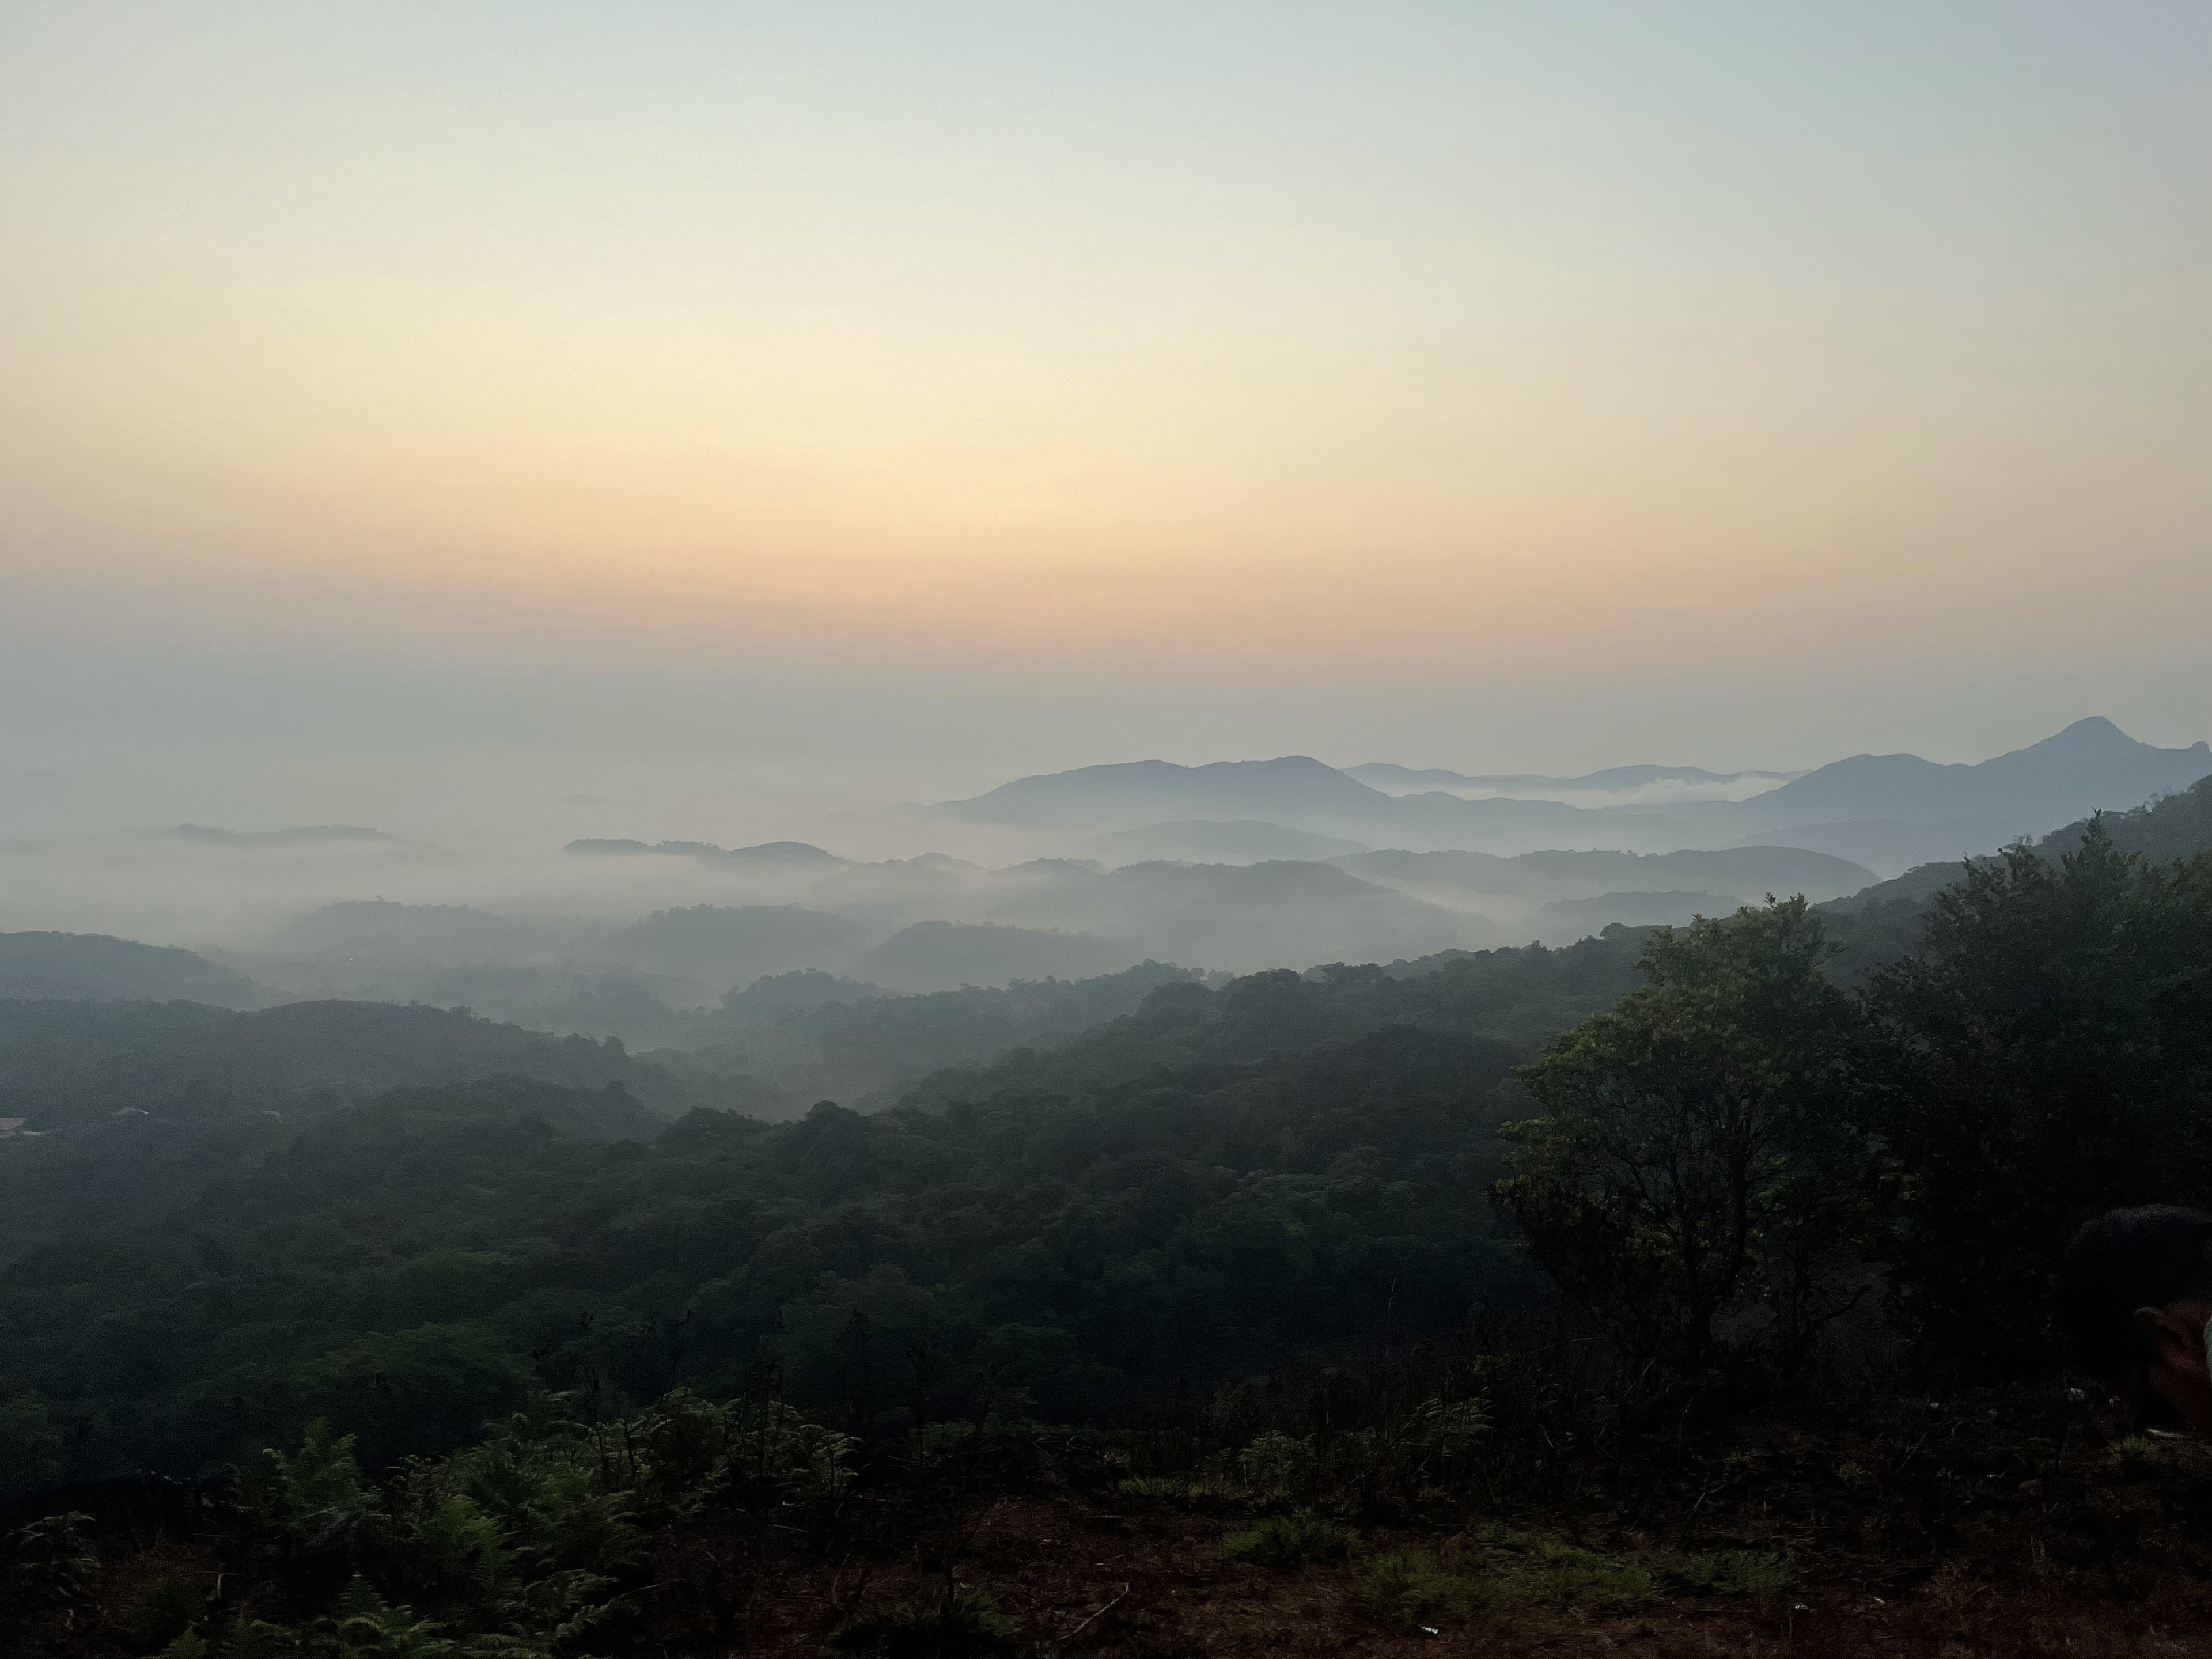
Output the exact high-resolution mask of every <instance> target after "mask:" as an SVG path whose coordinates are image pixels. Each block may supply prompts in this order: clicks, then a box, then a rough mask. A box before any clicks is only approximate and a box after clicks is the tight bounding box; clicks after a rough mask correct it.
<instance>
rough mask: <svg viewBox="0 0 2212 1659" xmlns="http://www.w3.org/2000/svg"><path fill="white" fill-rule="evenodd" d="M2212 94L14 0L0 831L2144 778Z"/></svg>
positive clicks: (855, 11)
mask: <svg viewBox="0 0 2212 1659" xmlns="http://www.w3.org/2000/svg"><path fill="white" fill-rule="evenodd" d="M2208 81H2212V9H2208V8H2206V7H2204V6H2203V5H2202V4H2200V3H2167V4H2152V3H2129V0H2120V3H2115V4H2112V5H2106V6H2099V7H2084V6H2081V5H2078V4H2070V3H2069V4H2053V3H2037V0H2005V3H1963V0H1962V3H1947V4H1944V5H1942V6H1929V5H1928V4H1926V3H1924V0H1915V3H1890V0H1857V3H1853V4H1851V5H1849V6H1821V7H1813V6H1790V7H1783V6H1775V5H1772V4H1762V3H1750V0H1744V3H1682V4H1675V5H1669V6H1666V7H1654V6H1649V5H1644V4H1640V3H1629V0H1620V3H1595V0H1546V3H1543V4H1541V5H1540V4H1534V3H1530V4H1521V5H1505V4H1490V3H1480V0H1455V3H1449V4H1443V3H1439V4H1429V5H1415V4H1396V3H1376V4H1371V5H1361V6H1344V5H1305V4H1297V3H1279V0H1271V3H1265V4H1260V3H1254V4H1226V3H1218V4H1207V3H1192V0H1181V3H1175V4H1149V3H1130V0H1117V3H1113V4H1103V3H1101V4H1091V5H1079V4H1067V5H1051V6H1038V5H1034V4H1029V5H1014V4H1006V5H992V4H951V3H934V4H929V3H921V4H903V5H890V4H875V5H860V4H835V3H818V4H805V5H801V4H788V5H781V6H751V5H738V4H716V5H703V4H702V5H679V4H652V3H640V4H635V5H626V6H620V7H611V6H599V5H593V6H586V5H571V4H562V3H550V0H530V3H513V4H507V3H471V4H468V5H459V6H456V5H452V4H409V3H399V0H381V3H377V4H373V5H371V4H353V5H343V4H333V5H319V6H313V7H302V6H298V5H294V4H270V5H252V6H249V5H231V4H222V3H199V4H192V5H161V4H153V3H144V4H135V5H112V4H106V3H100V0H66V3H52V4H50V3H25V0H0V595H4V601H5V602H4V603H0V787H7V786H8V781H9V778H10V777H12V778H14V779H15V784H14V785H13V787H14V788H15V791H16V792H17V793H18V794H19V796H20V795H21V793H22V792H23V791H26V790H28V791H33V792H35V791H38V790H42V789H47V788H51V787H58V785H57V784H56V782H55V781H56V780H62V779H73V780H75V781H76V786H79V787H93V785H94V783H96V784H97V786H98V787H99V788H100V789H104V790H106V791H107V792H108V793H109V794H111V795H114V796H116V798H117V799H124V798H126V797H127V799H128V800H129V802H130V810H131V811H145V812H148V813H154V812H161V813H164V814H166V815H167V817H169V818H174V817H186V816H191V814H192V812H193V811H203V810H205V811H213V810H220V809H221V808H222V805H223V803H224V801H225V799H228V796H227V795H226V793H225V792H227V791H228V792H235V791H236V790H238V789H240V788H245V787H252V788H255V789H258V790H259V791H260V792H261V793H260V795H259V796H258V797H257V798H256V799H258V800H259V801H260V802H262V803H263V805H264V809H265V810H266V811H270V812H299V813H315V812H318V811H329V812H331V813H335V812H336V811H338V810H339V809H341V808H344V807H349V806H352V805H356V804H359V803H361V802H362V801H364V800H366V801H368V804H370V805H373V804H374V795H375V793H376V791H378V790H380V789H386V788H395V787H417V788H425V787H432V784H433V783H434V782H435V787H439V788H443V789H447V790H451V791H459V792H463V793H465V792H466V791H468V790H471V789H473V790H476V791H478V792H480V793H499V792H501V791H502V790H504V789H506V788H507V780H509V779H510V778H515V777H520V776H523V775H527V776H528V778H529V779H530V784H529V787H531V788H532V789H538V790H540V791H544V790H549V789H555V788H557V787H563V786H564V785H571V786H573V787H575V788H579V789H606V790H617V791H618V790H620V789H623V788H635V789H637V790H641V791H646V792H653V791H657V792H659V794H658V797H657V798H660V799H671V800H672V799H679V798H680V799H700V800H708V799H714V800H726V799H728V798H730V796H731V795H732V793H738V794H744V793H747V792H751V793H754V794H755V795H760V794H761V793H762V792H768V793H769V794H773V793H774V792H775V791H778V790H798V791H814V792H817V793H820V792H822V791H825V790H826V791H829V792H831V793H835V794H836V795H837V796H838V798H839V799H850V800H852V801H854V802H855V803H863V804H865V803H866V802H868V801H878V802H879V801H881V800H885V799H902V798H909V797H921V798H937V797H941V796H945V795H954V794H962V793H974V792H975V790H978V789H981V788H983V787H988V786H989V785H990V784H992V783H994V782H996V781H1000V780H1001V779H1002V778H1004V777H1006V776H1008V775H1015V774H1018V773H1023V772H1033V771H1039V770H1046V769H1055V768H1058V767H1062V766H1072V765H1079V764H1085V763H1092V762H1098V761H1113V760H1127V759H1134V758H1139V757H1147V756H1155V755H1157V756H1161V757H1165V758H1169V759H1174V760H1179V761H1184V762H1199V761H1205V760H1212V759H1218V758H1225V757H1245V756H1255V755H1257V756H1264V755H1273V754H1280V753H1308V754H1315V755H1318V756H1320V757H1322V758H1324V759H1328V760H1330V761H1332V762H1334V763H1339V764H1349V763H1356V762H1359V761H1364V760H1374V759H1387V760H1395V761H1400V762H1402V763H1411V764H1416V765H1442V766H1450V767H1455V768H1458V769H1468V770H1522V769H1535V770H1546V771H1560V772H1571V771H1576V770H1580V769H1586V768H1589V767H1595V766H1600V765H1607V764H1617V763H1632V762H1638V761H1662V762H1670V763H1701V764H1706V765H1711V766H1716V767H1722V768H1729V769H1733V768H1735V767H1748V766H1766V767H1792V766H1810V765H1815V764H1818V763H1821V762H1823V761H1826V760H1828V759H1832V758H1834V757H1837V756H1838V755H1842V754H1846V753H1850V752H1856V751H1859V750H1915V751H1917V752H1920V753H1923V754H1927V755H1929V756H1930V757H1935V758H1940V759H1947V760H1960V759H1978V758H1981V757H1984V756H1986V755H1988V754H1990V753H1994V752H1996V751H1998V750H2003V749H2007V748H2010V747H2015V746H2018V745H2019V744H2025V743H2027V742H2031V741H2033V740H2034V739H2035V738H2039V737H2041V736H2044V735H2045V734H2047V733H2048V732H2051V731H2053V730H2056V729H2057V727H2059V726H2063V725H2064V724H2066V723H2067V722H2069V721H2070V720H2075V719H2077V718H2079V717H2081V716H2082V715H2085V714H2093V713H2100V714H2107V715H2110V716H2112V718H2114V719H2115V720H2118V721H2119V722H2120V724H2121V725H2122V726H2124V727H2125V728H2127V729H2128V730H2129V731H2130V732H2132V733H2133V734H2134V735H2136V736H2137V737H2140V738H2145V739H2147V740H2149V741H2153V742H2158V743H2162V744H2185V743H2188V742H2191V741H2194V740H2195V739H2196V738H2199V737H2202V736H2204V735H2206V734H2207V733H2208V732H2212V666H2208V661H2212V653H2208V652H2207V651H2206V650H2205V648H2204V641H2203V635H2204V620H2205V618H2206V617H2207V616H2208V615H2212V467H2208V466H2206V465H2204V464H2203V458H2204V456H2205V455H2206V454H2207V453H2212V283H2208V282H2207V281H2206V280H2205V272H2206V271H2207V270H2212V100H2208V99H2207V98H2205V97H2204V96H2203V88H2204V87H2205V86H2206V85H2207V84H2208ZM11 767H12V768H13V771H12V772H10V771H9V768H11ZM88 781H89V782H88ZM763 798H765V797H763Z"/></svg>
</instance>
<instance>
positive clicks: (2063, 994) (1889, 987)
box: [1868, 822, 2212, 1376]
mask: <svg viewBox="0 0 2212 1659" xmlns="http://www.w3.org/2000/svg"><path fill="white" fill-rule="evenodd" d="M1869 1000H1870V1004H1871V1006H1872V1009H1873V1011H1874V1012H1875V1016H1876V1018H1877V1019H1878V1020H1879V1022H1880V1023H1881V1027H1882V1028H1883V1030H1884V1031H1885V1032H1886V1034H1887V1037H1888V1038H1889V1044H1888V1047H1889V1048H1890V1050H1891V1052H1892V1053H1893V1054H1894V1056H1895V1059H1894V1061H1893V1070H1892V1072H1891V1074H1890V1075H1889V1076H1888V1077H1887V1079H1885V1082H1884V1085H1883V1086H1882V1087H1881V1089H1879V1090H1878V1091H1875V1093H1874V1094H1872V1095H1871V1096H1870V1097H1869V1112H1868V1121H1869V1125H1870V1127H1872V1128H1874V1129H1875V1130H1876V1131H1877V1132H1878V1133H1880V1134H1881V1138H1882V1139H1883V1141H1884V1142H1885V1143H1886V1145H1887V1148H1888V1152H1889V1156H1890V1158H1891V1159H1892V1161H1893V1165H1894V1167H1895V1169H1896V1171H1897V1176H1898V1192H1899V1208H1898V1214H1897V1220H1896V1225H1895V1227H1894V1229H1893V1235H1892V1237H1891V1238H1890V1240H1889V1242H1888V1245H1887V1249H1886V1250H1885V1252H1884V1254H1885V1255H1887V1257H1888V1258H1889V1260H1890V1261H1892V1262H1893V1264H1894V1278H1893V1293H1892V1297H1891V1300H1892V1304H1893V1309H1894V1310H1895V1312H1896V1314H1897V1316H1898V1317H1899V1322H1900V1323H1901V1324H1902V1325H1903V1326H1904V1328H1905V1330H1906V1332H1907V1334H1910V1335H1911V1337H1912V1338H1913V1340H1914V1341H1915V1343H1916V1345H1917V1346H1918V1348H1919V1349H1920V1351H1921V1352H1922V1354H1923V1357H1924V1358H1927V1359H1929V1360H1930V1361H1932V1362H1934V1363H1936V1364H1939V1365H1941V1366H1943V1367H1945V1368H1948V1369H1950V1370H1954V1371H1955V1372H1957V1373H1959V1374H1961V1375H1965V1376H1993V1375H2002V1374H2003V1373H2004V1372H2006V1371H2008V1370H2014V1369H2016V1368H2017V1367H2018V1366H2020V1365H2021V1364H2025V1363H2028V1362H2029V1361H2031V1360H2033V1358H2036V1357H2037V1356H2038V1355H2039V1354H2040V1353H2042V1352H2045V1351H2047V1348H2048V1346H2049V1341H2048V1323H2049V1310H2050V1306H2051V1288H2052V1284H2053V1279H2054V1275H2055V1273H2056V1272H2057V1259H2058V1254H2059V1251H2060V1250H2061V1249H2063V1247H2064V1245H2065V1243H2066V1241H2067V1240H2068V1238H2069V1237H2071V1236H2072V1234H2073V1232H2074V1231H2075V1228H2077V1227H2078V1226H2079V1225H2081V1223H2082V1222H2083V1221H2084V1220H2086V1219H2087V1218H2089V1217H2091V1216H2093V1215H2096V1214H2098V1213H2100V1212H2102V1211H2105V1210H2106V1209H2110V1208H2112V1207H2114V1206H2118V1205H2123V1204H2143V1203H2152V1202H2158V1201H2179V1202H2187V1203H2202V1202H2203V1201H2204V1200H2205V1196H2206V1191H2207V1176H2208V1174H2209V1173H2212V1158H2208V1154H2212V1144H2208V1126H2212V1115H2208V1112H2212V854H2200V855H2199V856H2198V857H2197V859H2195V860H2192V861H2191V862H2189V863H2186V864H2174V865H2164V866H2161V865H2157V864H2151V863H2146V862H2144V861H2143V860H2140V859H2138V858H2136V856H2135V855H2133V854H2126V853H2123V852H2121V851H2120V850H2119V849H2118V848H2117V847H2115V846H2114V845H2113V843H2112V837H2111V836H2109V835H2108V834H2106V830H2105V828H2104V826H2103V824H2102V823H2096V822H2093V823H2091V824H2090V825H2089V826H2088V828H2087V830H2086V831H2085V832H2084V834H2083V836H2082V837H2081V844H2080V846H2079V847H2078V848H2076V850H2075V851H2074V852H2072V853H2069V854H2065V855H2064V856H2063V857H2061V858H2060V859H2059V860H2057V862H2056V863H2053V862H2052V861H2051V860H2047V859H2045V858H2043V857H2041V856H2039V854H2035V853H2033V852H2032V851H2029V850H2028V849H2027V848H2008V849H2007V851H2006V852H2005V853H2004V854H2003V855H2002V857H2001V858H2000V859H1997V860H1988V861H1979V862H1977V863H1975V864H1973V865H1971V866H1968V868H1967V871H1966V878H1965V880H1964V881H1963V882H1962V883H1961V884H1959V885H1957V886H1954V887H1952V888H1949V889H1947V890H1945V891H1943V892H1942V893H1941V894H1939V895H1938V896H1936V899H1935V901H1934V902H1933V904H1932V907H1931V908H1930V912H1929V926H1928V932H1927V935H1926V938H1925V939H1924V940H1923V944H1922V945H1921V948H1920V949H1919V950H1918V951H1917V952H1916V953H1915V954H1913V955H1912V956H1911V957H1907V958H1906V959H1905V960H1904V961H1903V962H1901V963H1898V964H1896V965H1895V966H1894V967H1892V968H1890V969H1887V970H1886V971H1884V972H1882V973H1881V974H1878V975H1875V979H1874V981H1873V982H1872V984H1871V986H1870V987H1869Z"/></svg>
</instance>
